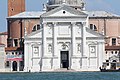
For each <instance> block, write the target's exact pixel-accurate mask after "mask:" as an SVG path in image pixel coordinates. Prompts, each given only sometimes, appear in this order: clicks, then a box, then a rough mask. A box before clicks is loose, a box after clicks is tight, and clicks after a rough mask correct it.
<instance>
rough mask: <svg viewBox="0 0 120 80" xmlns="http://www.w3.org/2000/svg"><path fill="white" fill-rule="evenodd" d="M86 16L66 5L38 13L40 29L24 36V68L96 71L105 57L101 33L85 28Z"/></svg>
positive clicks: (31, 69)
mask: <svg viewBox="0 0 120 80" xmlns="http://www.w3.org/2000/svg"><path fill="white" fill-rule="evenodd" d="M66 1H67V0H66ZM52 7H53V6H52ZM49 8H50V7H49ZM88 19H89V16H88V14H87V13H86V12H84V11H82V10H77V9H75V8H73V7H71V6H69V5H67V4H62V5H60V6H59V7H57V8H55V9H52V10H50V11H47V12H46V13H43V14H42V15H40V26H41V28H40V30H38V31H35V32H32V33H31V34H29V35H27V36H25V41H24V45H25V47H24V50H25V53H24V61H25V65H24V71H26V72H30V71H31V72H39V71H56V70H59V69H63V68H65V69H70V70H75V71H98V70H99V67H101V66H102V62H103V61H104V60H105V59H104V53H105V52H104V50H105V48H104V47H105V45H104V36H103V35H101V34H99V33H97V32H95V31H93V30H91V29H90V28H89V26H88V25H89V21H88Z"/></svg>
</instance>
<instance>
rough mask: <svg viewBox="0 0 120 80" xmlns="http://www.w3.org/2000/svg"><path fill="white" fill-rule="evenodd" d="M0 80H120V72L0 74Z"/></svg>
mask: <svg viewBox="0 0 120 80" xmlns="http://www.w3.org/2000/svg"><path fill="white" fill-rule="evenodd" d="M0 80H120V73H119V72H118V73H117V72H68V73H65V72H57V73H47V72H46V73H0Z"/></svg>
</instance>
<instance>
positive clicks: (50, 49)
mask: <svg viewBox="0 0 120 80" xmlns="http://www.w3.org/2000/svg"><path fill="white" fill-rule="evenodd" d="M48 52H49V53H52V44H48Z"/></svg>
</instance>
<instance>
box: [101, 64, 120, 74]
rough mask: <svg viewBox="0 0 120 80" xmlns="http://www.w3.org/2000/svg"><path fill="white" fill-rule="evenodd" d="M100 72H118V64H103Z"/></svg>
mask: <svg viewBox="0 0 120 80" xmlns="http://www.w3.org/2000/svg"><path fill="white" fill-rule="evenodd" d="M100 71H101V72H120V62H104V63H103V66H102V68H101V67H100Z"/></svg>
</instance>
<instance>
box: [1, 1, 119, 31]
mask: <svg viewBox="0 0 120 80" xmlns="http://www.w3.org/2000/svg"><path fill="white" fill-rule="evenodd" d="M84 1H85V3H86V10H88V11H94V10H97V11H98V10H104V11H107V12H111V13H115V14H118V15H120V8H119V6H120V0H84ZM46 2H47V0H26V11H41V10H42V8H43V7H42V6H43V4H45V3H46ZM6 17H7V0H0V32H4V31H7V23H6Z"/></svg>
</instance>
